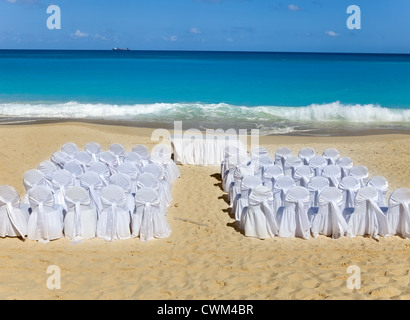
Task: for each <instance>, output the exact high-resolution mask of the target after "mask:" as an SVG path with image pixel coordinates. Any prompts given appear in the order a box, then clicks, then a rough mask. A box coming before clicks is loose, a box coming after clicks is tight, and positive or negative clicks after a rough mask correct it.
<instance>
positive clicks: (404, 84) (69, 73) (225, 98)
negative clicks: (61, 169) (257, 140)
mask: <svg viewBox="0 0 410 320" xmlns="http://www.w3.org/2000/svg"><path fill="white" fill-rule="evenodd" d="M38 119H78V120H90V121H94V120H108V121H123V122H127V123H129V124H134V123H135V124H137V123H138V124H141V123H145V124H147V125H150V124H154V123H155V125H158V124H161V123H163V124H168V125H169V124H171V123H172V122H173V121H174V120H181V121H185V122H188V123H190V124H191V125H194V126H196V127H198V128H218V127H222V128H228V127H229V128H231V127H232V128H236V129H239V128H248V129H251V128H259V129H260V130H261V133H263V134H269V133H309V132H310V131H312V130H327V129H329V130H331V129H336V130H345V131H346V130H347V131H349V130H353V131H357V130H358V131H360V130H363V129H364V130H368V129H382V130H409V132H410V55H391V54H389V55H382V54H325V53H263V52H260V53H259V52H198V51H194V52H184V51H111V50H107V51H53V50H45V51H42V50H0V120H1V122H3V123H4V122H13V121H21V120H24V121H26V120H38Z"/></svg>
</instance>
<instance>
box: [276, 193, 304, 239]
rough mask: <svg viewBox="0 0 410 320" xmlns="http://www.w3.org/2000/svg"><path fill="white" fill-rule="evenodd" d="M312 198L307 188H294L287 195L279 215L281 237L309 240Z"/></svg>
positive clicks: (279, 234)
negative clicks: (309, 210)
mask: <svg viewBox="0 0 410 320" xmlns="http://www.w3.org/2000/svg"><path fill="white" fill-rule="evenodd" d="M309 203H310V197H309V191H308V190H307V189H306V188H305V187H299V186H296V187H292V188H290V189H289V191H288V192H287V193H286V197H285V205H284V208H283V211H282V212H279V213H278V215H277V220H278V225H279V232H278V236H279V237H284V238H289V237H295V236H296V237H301V238H304V239H309V237H310V221H309V218H308V209H309Z"/></svg>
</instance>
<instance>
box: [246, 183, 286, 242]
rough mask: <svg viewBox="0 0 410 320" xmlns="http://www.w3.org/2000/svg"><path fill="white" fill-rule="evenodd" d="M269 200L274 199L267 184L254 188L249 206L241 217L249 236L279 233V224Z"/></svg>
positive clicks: (273, 235)
mask: <svg viewBox="0 0 410 320" xmlns="http://www.w3.org/2000/svg"><path fill="white" fill-rule="evenodd" d="M269 201H273V194H272V190H270V189H269V188H268V187H265V186H258V187H255V188H253V189H252V191H251V193H250V195H249V204H248V207H246V208H245V209H244V212H243V214H242V218H241V229H242V230H243V231H244V233H245V236H247V237H256V238H259V239H265V238H268V237H271V238H273V237H275V236H276V235H277V234H278V231H279V230H278V224H277V221H276V217H275V214H274V213H273V211H272V207H271V206H270V205H269Z"/></svg>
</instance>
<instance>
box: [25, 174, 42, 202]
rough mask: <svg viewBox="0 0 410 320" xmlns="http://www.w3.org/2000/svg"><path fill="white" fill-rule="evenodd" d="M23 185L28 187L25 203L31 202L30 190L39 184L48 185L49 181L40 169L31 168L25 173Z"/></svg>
mask: <svg viewBox="0 0 410 320" xmlns="http://www.w3.org/2000/svg"><path fill="white" fill-rule="evenodd" d="M23 185H24V188H25V189H26V193H25V195H24V199H23V204H29V199H28V195H29V192H30V190H31V189H33V188H34V187H37V186H47V182H46V178H45V177H44V175H43V174H42V173H41V172H40V170H37V169H30V170H27V171H26V172H24V174H23Z"/></svg>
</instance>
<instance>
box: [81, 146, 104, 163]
mask: <svg viewBox="0 0 410 320" xmlns="http://www.w3.org/2000/svg"><path fill="white" fill-rule="evenodd" d="M84 151H86V152H88V153H89V154H90V156H91V157H93V159H94V162H98V161H100V154H101V152H102V148H101V145H100V144H99V143H97V142H89V143H87V144H86V145H85V148H84Z"/></svg>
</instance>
